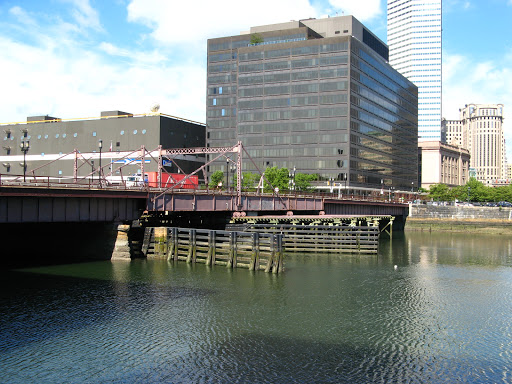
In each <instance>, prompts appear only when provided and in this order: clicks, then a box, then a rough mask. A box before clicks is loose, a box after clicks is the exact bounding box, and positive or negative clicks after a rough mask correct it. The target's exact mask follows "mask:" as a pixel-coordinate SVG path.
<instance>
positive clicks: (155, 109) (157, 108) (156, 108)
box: [150, 103, 160, 113]
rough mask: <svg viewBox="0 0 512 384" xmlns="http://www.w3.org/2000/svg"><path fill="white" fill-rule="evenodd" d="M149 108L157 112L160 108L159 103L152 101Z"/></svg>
mask: <svg viewBox="0 0 512 384" xmlns="http://www.w3.org/2000/svg"><path fill="white" fill-rule="evenodd" d="M150 109H151V112H153V113H158V111H159V110H160V104H158V103H153V104H152V105H151V108H150Z"/></svg>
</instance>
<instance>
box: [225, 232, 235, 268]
mask: <svg viewBox="0 0 512 384" xmlns="http://www.w3.org/2000/svg"><path fill="white" fill-rule="evenodd" d="M233 233H234V232H229V241H228V246H229V251H228V262H227V265H226V267H227V268H233V248H234V247H233Z"/></svg>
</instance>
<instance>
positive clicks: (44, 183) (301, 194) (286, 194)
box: [0, 174, 408, 204]
mask: <svg viewBox="0 0 512 384" xmlns="http://www.w3.org/2000/svg"><path fill="white" fill-rule="evenodd" d="M0 186H2V187H9V186H10V187H30V188H55V189H63V188H64V189H89V190H98V189H103V190H112V191H132V192H135V191H144V192H147V193H152V194H156V193H162V192H165V193H167V194H188V195H190V194H192V195H196V194H197V195H222V196H232V197H233V198H235V197H236V195H237V192H236V191H233V190H229V191H226V190H224V189H222V190H219V189H212V188H208V187H206V186H201V187H200V188H198V189H188V188H187V189H174V190H166V189H165V188H159V187H151V186H149V185H148V184H144V185H142V186H127V185H126V183H125V184H120V185H112V184H108V183H105V180H98V179H82V180H80V181H78V182H76V181H75V180H74V179H73V178H71V177H54V176H32V175H31V176H30V177H28V176H27V177H26V180H25V181H23V175H13V174H8V175H6V174H0ZM242 195H243V196H265V197H268V196H276V197H277V195H276V193H270V192H256V191H250V190H242ZM279 196H280V197H281V198H294V199H304V198H310V199H329V200H331V199H332V200H351V201H361V202H365V201H367V202H373V203H375V202H380V203H393V204H395V203H402V202H404V199H401V198H398V197H396V196H391V198H390V197H389V196H388V195H386V194H385V195H357V194H341V195H340V194H339V193H338V192H326V191H318V192H314V191H307V192H306V191H286V190H285V191H280V192H279ZM405 201H408V200H405Z"/></svg>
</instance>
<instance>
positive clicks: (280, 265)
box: [277, 235, 284, 273]
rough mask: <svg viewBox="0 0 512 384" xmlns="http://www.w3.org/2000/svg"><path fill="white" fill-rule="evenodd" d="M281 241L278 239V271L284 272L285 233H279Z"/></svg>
mask: <svg viewBox="0 0 512 384" xmlns="http://www.w3.org/2000/svg"><path fill="white" fill-rule="evenodd" d="M278 238H279V241H278V244H279V248H278V270H277V272H279V273H281V272H283V270H284V265H283V256H284V255H283V235H279V237H278Z"/></svg>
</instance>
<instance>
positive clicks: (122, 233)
mask: <svg viewBox="0 0 512 384" xmlns="http://www.w3.org/2000/svg"><path fill="white" fill-rule="evenodd" d="M129 231H130V226H129V225H125V224H120V225H118V226H117V238H116V243H115V245H114V250H113V251H112V258H111V259H112V260H119V259H124V260H130V259H131V252H130V242H129V240H128V232H129Z"/></svg>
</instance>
